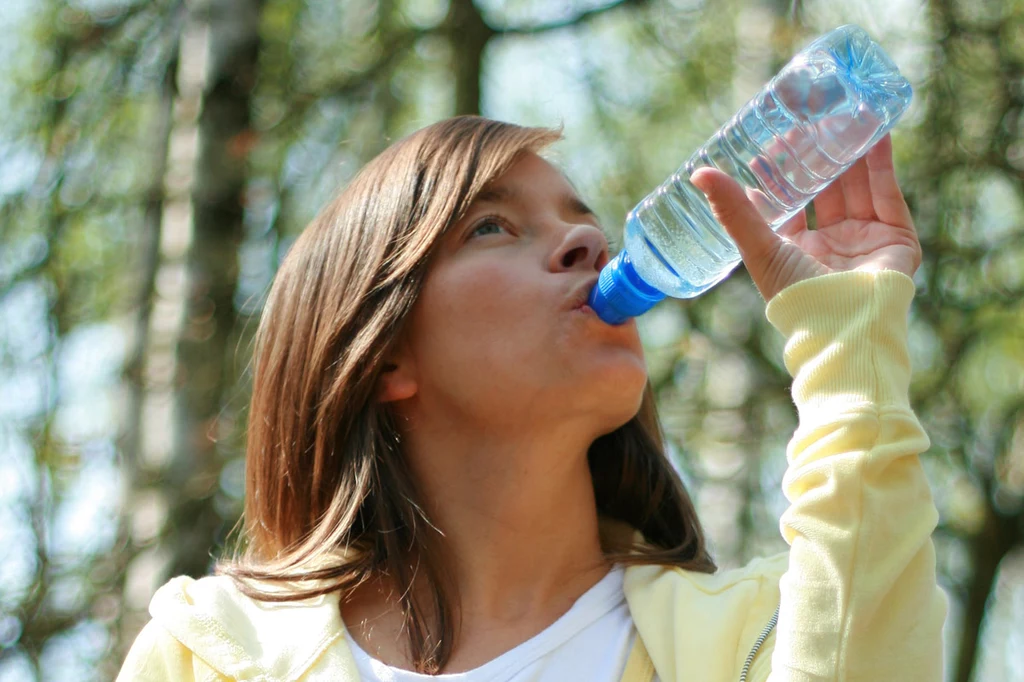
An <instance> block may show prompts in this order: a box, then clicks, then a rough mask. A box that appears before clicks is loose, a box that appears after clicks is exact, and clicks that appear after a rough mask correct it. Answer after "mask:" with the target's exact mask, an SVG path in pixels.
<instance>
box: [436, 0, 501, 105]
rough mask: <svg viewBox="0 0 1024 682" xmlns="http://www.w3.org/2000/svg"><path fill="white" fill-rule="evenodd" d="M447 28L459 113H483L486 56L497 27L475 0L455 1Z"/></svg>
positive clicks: (450, 9) (449, 10)
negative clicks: (490, 24)
mask: <svg viewBox="0 0 1024 682" xmlns="http://www.w3.org/2000/svg"><path fill="white" fill-rule="evenodd" d="M447 29H448V36H449V41H450V42H451V46H452V71H453V74H452V76H453V77H454V79H455V114H456V115H461V114H479V113H480V75H481V72H482V70H483V69H482V67H483V55H484V50H485V49H486V48H487V43H488V41H490V39H491V37H492V36H494V35H495V32H494V29H492V28H491V27H490V26H488V25H487V23H486V22H485V21H484V18H483V16H482V15H481V14H480V10H479V9H477V6H476V5H475V4H473V0H452V2H451V5H450V6H449V9H448V19H447Z"/></svg>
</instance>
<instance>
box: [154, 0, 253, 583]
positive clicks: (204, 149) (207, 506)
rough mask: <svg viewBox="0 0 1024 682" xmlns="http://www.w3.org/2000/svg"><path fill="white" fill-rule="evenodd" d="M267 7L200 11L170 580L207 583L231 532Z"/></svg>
mask: <svg viewBox="0 0 1024 682" xmlns="http://www.w3.org/2000/svg"><path fill="white" fill-rule="evenodd" d="M261 9H262V3H261V2H260V0H211V2H209V4H207V5H205V6H201V7H197V8H194V9H193V12H194V13H195V16H196V17H197V19H198V20H199V21H201V22H203V23H204V24H205V26H204V29H205V32H206V38H207V46H208V47H207V57H206V59H207V62H206V64H205V73H203V74H202V90H201V92H202V94H201V99H200V101H199V118H198V157H197V159H196V166H195V175H194V183H193V185H192V188H191V198H192V241H191V244H190V245H189V248H188V251H187V255H186V259H185V271H184V277H185V283H184V292H183V293H184V297H185V298H184V310H183V318H182V323H181V333H180V336H179V338H178V340H177V348H176V358H175V359H176V371H175V374H174V382H175V395H174V433H173V440H172V444H171V448H172V450H171V457H170V460H169V462H168V466H167V467H166V469H165V471H164V478H163V484H164V485H165V486H166V490H167V491H168V493H169V494H170V495H171V497H170V502H171V503H170V505H169V511H168V517H167V526H166V533H165V534H164V536H163V538H162V540H163V542H165V543H166V546H167V548H168V555H169V560H168V563H167V572H166V574H165V576H164V577H170V576H174V575H180V574H185V575H191V576H194V577H199V576H202V575H204V574H205V573H206V572H207V570H208V568H209V564H210V549H211V542H212V540H213V538H214V537H215V536H216V535H217V529H218V527H219V526H220V525H221V524H222V521H221V519H220V516H219V514H218V513H217V511H216V509H215V508H214V507H213V504H212V502H213V495H214V493H215V492H216V491H217V487H218V482H219V475H220V470H221V467H222V462H221V461H220V459H219V458H218V453H217V449H216V441H217V438H218V419H217V417H218V413H219V411H220V409H221V405H222V402H223V398H224V394H225V390H226V388H227V387H228V386H229V385H230V372H229V371H228V362H227V359H228V354H229V352H230V351H231V350H232V349H230V348H229V347H228V340H229V338H230V337H231V331H232V328H233V327H234V324H235V320H236V312H235V306H234V294H235V287H236V280H237V276H238V247H239V245H240V243H241V240H242V236H243V217H244V207H243V200H244V192H245V181H246V169H247V158H248V152H249V150H250V148H251V147H252V145H253V143H254V139H253V137H254V133H253V131H252V129H251V125H250V118H249V117H250V98H251V93H252V90H253V87H254V85H255V81H256V72H257V59H258V56H259V48H260V36H259V26H260V12H261Z"/></svg>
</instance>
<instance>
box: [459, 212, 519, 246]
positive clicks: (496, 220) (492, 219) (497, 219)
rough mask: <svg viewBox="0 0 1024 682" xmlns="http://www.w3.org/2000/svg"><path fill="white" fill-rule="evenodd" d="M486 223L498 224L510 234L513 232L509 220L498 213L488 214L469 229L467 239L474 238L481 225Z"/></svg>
mask: <svg viewBox="0 0 1024 682" xmlns="http://www.w3.org/2000/svg"><path fill="white" fill-rule="evenodd" d="M485 225H497V226H498V227H500V228H501V229H503V230H505V231H506V232H508V233H509V234H511V233H512V229H511V228H510V227H509V224H508V222H506V221H505V219H504V218H502V217H501V216H497V215H486V216H484V217H482V218H480V220H478V221H476V222H475V223H473V226H472V227H471V228H469V231H468V233H467V234H466V239H467V240H469V239H472V238H473V236H474V235H475V234H476V232H477V230H479V229H480V228H481V227H483V226H485Z"/></svg>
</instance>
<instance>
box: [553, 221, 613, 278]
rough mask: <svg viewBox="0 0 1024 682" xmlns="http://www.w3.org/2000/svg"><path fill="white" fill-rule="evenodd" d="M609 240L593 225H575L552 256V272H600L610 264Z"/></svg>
mask: <svg viewBox="0 0 1024 682" xmlns="http://www.w3.org/2000/svg"><path fill="white" fill-rule="evenodd" d="M608 260H609V256H608V240H607V239H606V238H605V236H604V232H602V231H601V230H600V229H598V228H596V227H594V226H593V225H575V226H574V227H573V228H572V229H571V230H569V231H568V232H567V233H566V234H565V238H564V239H562V243H561V244H559V245H558V248H557V249H555V251H554V253H552V254H551V264H550V265H551V270H552V271H553V272H558V271H560V270H593V271H595V272H596V271H598V270H600V269H601V268H603V267H604V266H605V264H606V263H608Z"/></svg>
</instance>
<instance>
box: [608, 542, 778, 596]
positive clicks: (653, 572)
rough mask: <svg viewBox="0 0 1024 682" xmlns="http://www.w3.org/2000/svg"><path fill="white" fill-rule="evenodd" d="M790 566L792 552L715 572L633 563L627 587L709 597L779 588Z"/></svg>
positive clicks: (641, 590) (629, 569) (643, 590)
mask: <svg viewBox="0 0 1024 682" xmlns="http://www.w3.org/2000/svg"><path fill="white" fill-rule="evenodd" d="M788 566H789V552H788V551H787V552H780V553H778V554H773V555H771V556H767V557H758V558H756V559H753V560H751V561H750V562H749V563H747V564H746V565H744V566H741V567H739V568H733V569H729V570H725V571H716V572H715V573H699V572H696V571H687V570H685V569H682V568H678V567H676V566H630V567H629V568H627V569H626V582H627V584H628V587H627V590H630V589H631V590H634V591H639V592H646V591H649V590H655V591H661V590H673V591H675V590H684V591H693V592H695V593H699V594H704V595H708V596H714V595H722V596H731V595H735V594H736V593H738V592H750V593H756V592H760V591H762V590H767V591H769V592H771V591H773V590H774V591H775V592H777V591H778V583H779V579H780V578H781V577H782V574H783V573H785V572H786V569H787V568H788Z"/></svg>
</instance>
